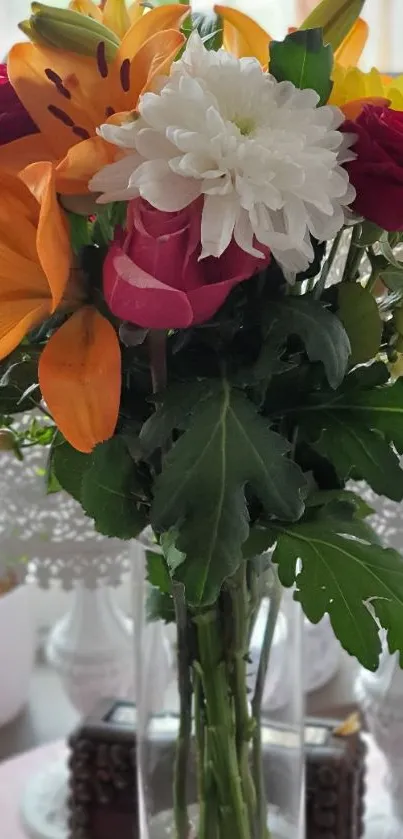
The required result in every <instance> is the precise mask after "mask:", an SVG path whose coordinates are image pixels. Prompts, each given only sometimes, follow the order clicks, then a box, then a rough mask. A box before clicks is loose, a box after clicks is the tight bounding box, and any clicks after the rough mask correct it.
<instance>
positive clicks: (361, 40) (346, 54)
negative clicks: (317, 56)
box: [334, 18, 369, 67]
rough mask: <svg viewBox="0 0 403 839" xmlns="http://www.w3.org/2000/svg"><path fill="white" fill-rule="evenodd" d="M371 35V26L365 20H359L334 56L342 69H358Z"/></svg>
mask: <svg viewBox="0 0 403 839" xmlns="http://www.w3.org/2000/svg"><path fill="white" fill-rule="evenodd" d="M368 35H369V26H368V24H367V22H366V21H365V20H363V19H362V18H358V20H356V22H355V24H354V26H353V27H352V29H351V30H350V32H349V33H348V35H347V37H346V38H345V39H344V41H342V43H341V44H340V46H339V48H338V49H337V50H336V52H335V54H334V60H335V62H336V63H337V64H340V66H341V67H356V66H357V64H358V61H359V59H360V58H361V55H362V52H363V50H364V47H365V44H366V43H367V40H368Z"/></svg>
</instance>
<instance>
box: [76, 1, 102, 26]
mask: <svg viewBox="0 0 403 839" xmlns="http://www.w3.org/2000/svg"><path fill="white" fill-rule="evenodd" d="M69 9H72V11H73V12H80V14H82V15H87V17H92V18H93V20H97V21H98V22H99V23H102V12H101V9H100V8H99V6H97V5H96V3H93V2H92V0H71V3H69Z"/></svg>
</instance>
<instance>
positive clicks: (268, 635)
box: [252, 569, 281, 839]
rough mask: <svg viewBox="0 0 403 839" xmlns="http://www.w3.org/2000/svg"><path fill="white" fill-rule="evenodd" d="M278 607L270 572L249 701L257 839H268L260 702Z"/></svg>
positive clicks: (278, 597)
mask: <svg viewBox="0 0 403 839" xmlns="http://www.w3.org/2000/svg"><path fill="white" fill-rule="evenodd" d="M280 603H281V585H280V582H279V580H278V576H277V571H275V570H274V569H273V586H272V589H271V593H270V605H269V614H268V616H267V623H266V628H265V633H264V637H263V644H262V649H261V653H260V659H259V665H258V671H257V676H256V685H255V693H254V696H253V699H252V717H253V721H254V729H253V747H252V768H253V779H254V784H255V789H256V800H257V814H256V830H255V837H256V839H269V836H270V834H269V830H268V827H267V801H266V795H265V783H264V773H263V748H262V719H261V717H262V700H263V690H264V685H265V681H266V674H267V668H268V666H269V659H270V651H271V647H272V643H273V638H274V631H275V628H276V623H277V618H278V613H279V611H280Z"/></svg>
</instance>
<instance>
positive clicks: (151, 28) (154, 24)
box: [115, 3, 189, 110]
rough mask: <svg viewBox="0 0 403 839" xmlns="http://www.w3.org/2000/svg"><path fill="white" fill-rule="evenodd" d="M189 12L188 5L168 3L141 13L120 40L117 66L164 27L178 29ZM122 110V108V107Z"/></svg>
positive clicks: (131, 56) (164, 28) (130, 57)
mask: <svg viewBox="0 0 403 839" xmlns="http://www.w3.org/2000/svg"><path fill="white" fill-rule="evenodd" d="M188 14H189V6H183V5H182V4H181V3H169V4H168V5H166V6H158V7H157V8H155V9H152V10H151V11H150V12H147V14H143V15H142V16H141V18H139V20H136V21H135V23H133V25H132V26H131V27H130V29H129V31H128V32H127V33H126V35H125V37H124V38H123V40H122V43H121V45H120V47H119V49H118V53H117V56H116V59H115V62H116V64H117V65H118V66H119V69H120V65H121V63H122V62H123V61H124V60H125V59H126V58H129V59H130V60H131V59H132V58H133V56H134V55H135V54H136V52H138V50H139V49H140V48H141V47H142V46H143V44H145V42H146V41H148V39H149V38H151V37H152V36H153V35H156V34H157V33H161V32H162V31H163V30H166V29H179V27H180V25H181V23H182V22H183V21H184V19H185V18H186V17H187V15H188ZM122 110H123V109H122Z"/></svg>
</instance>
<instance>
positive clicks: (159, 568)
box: [146, 550, 172, 594]
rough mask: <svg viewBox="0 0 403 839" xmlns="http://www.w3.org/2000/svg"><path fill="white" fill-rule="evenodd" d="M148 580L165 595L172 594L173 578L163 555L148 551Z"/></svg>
mask: <svg viewBox="0 0 403 839" xmlns="http://www.w3.org/2000/svg"><path fill="white" fill-rule="evenodd" d="M146 563H147V580H148V582H149V583H151V585H152V586H154V588H157V589H159V591H161V592H162V593H163V594H170V592H171V590H172V583H171V578H170V576H169V571H168V568H167V564H166V561H165V559H164V556H163V555H162V553H157V552H156V551H150V550H148V551H146Z"/></svg>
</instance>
